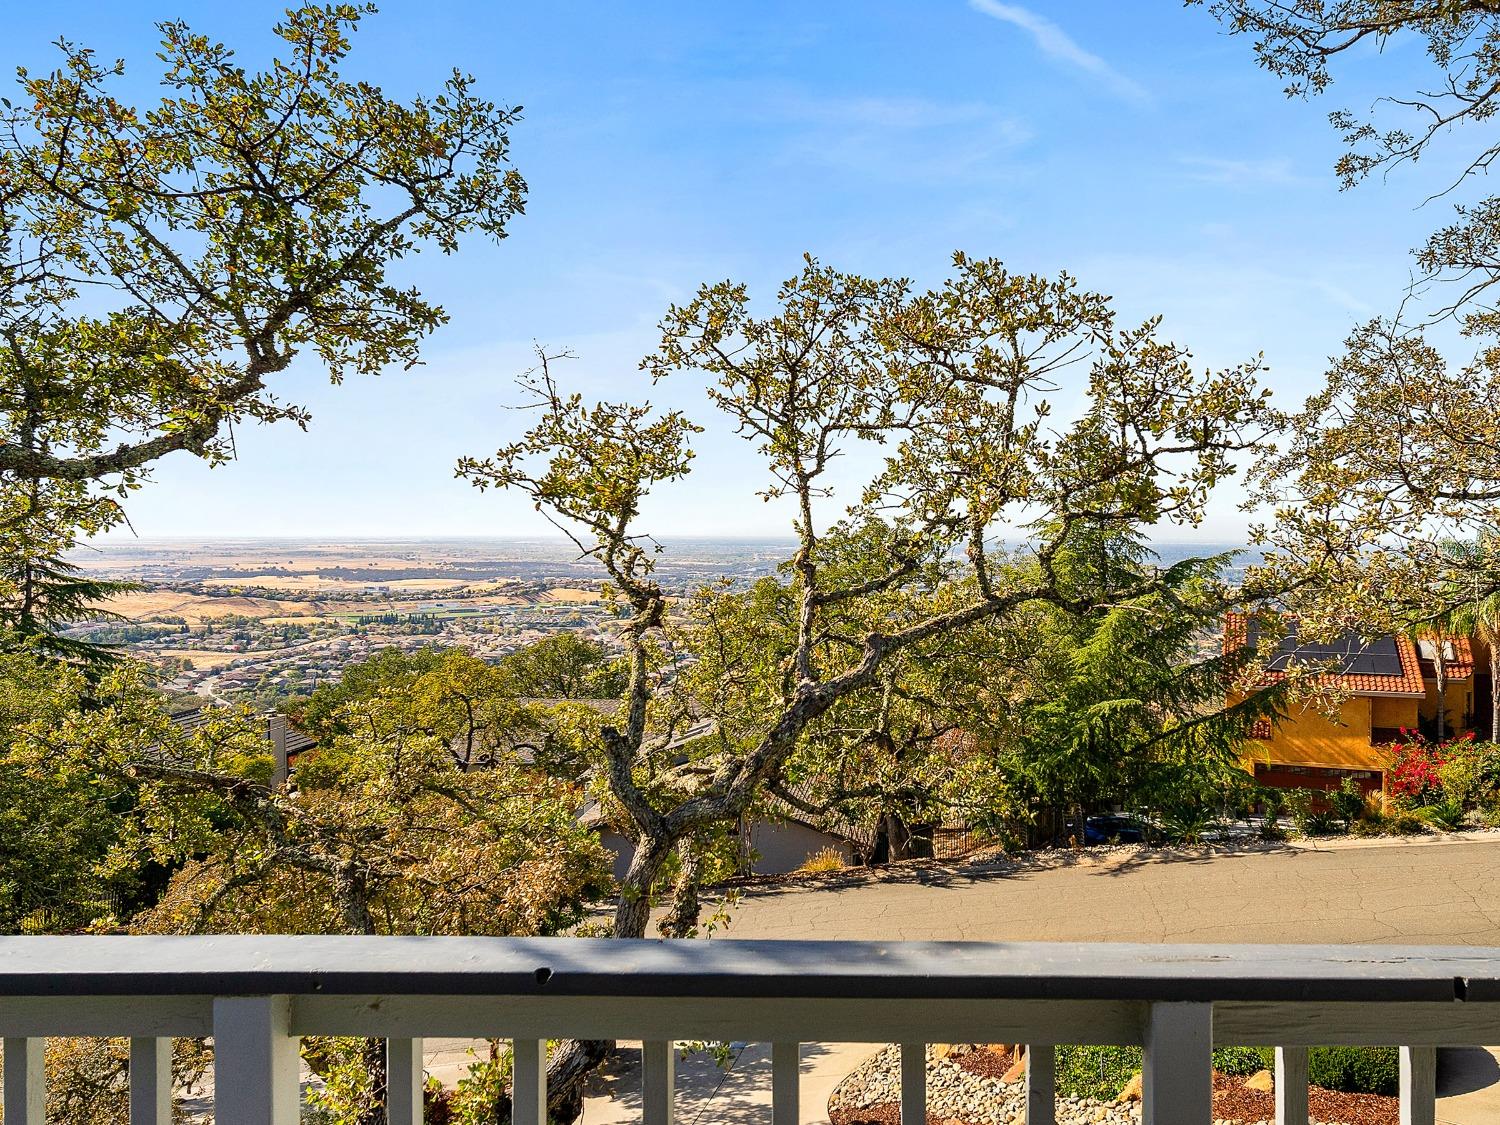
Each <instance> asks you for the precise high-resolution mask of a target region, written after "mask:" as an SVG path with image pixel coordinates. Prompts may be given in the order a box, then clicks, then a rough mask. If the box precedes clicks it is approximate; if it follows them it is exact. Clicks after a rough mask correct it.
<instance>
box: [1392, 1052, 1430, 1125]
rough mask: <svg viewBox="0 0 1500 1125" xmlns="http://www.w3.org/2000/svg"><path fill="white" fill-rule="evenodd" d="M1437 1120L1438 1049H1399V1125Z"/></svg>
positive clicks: (1428, 1122)
mask: <svg viewBox="0 0 1500 1125" xmlns="http://www.w3.org/2000/svg"><path fill="white" fill-rule="evenodd" d="M1436 1119H1437V1048H1436V1047H1402V1048H1401V1125H1434V1122H1435V1121H1436Z"/></svg>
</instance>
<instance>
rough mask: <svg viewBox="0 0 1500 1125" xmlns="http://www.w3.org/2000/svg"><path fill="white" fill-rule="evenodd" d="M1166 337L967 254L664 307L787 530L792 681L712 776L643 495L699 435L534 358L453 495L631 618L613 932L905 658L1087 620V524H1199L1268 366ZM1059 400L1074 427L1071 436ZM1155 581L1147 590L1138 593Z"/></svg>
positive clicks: (592, 1055)
mask: <svg viewBox="0 0 1500 1125" xmlns="http://www.w3.org/2000/svg"><path fill="white" fill-rule="evenodd" d="M1158 328H1159V325H1158V322H1157V321H1156V320H1150V321H1147V322H1146V323H1144V324H1142V325H1138V326H1133V327H1121V326H1119V325H1117V324H1116V321H1115V317H1114V314H1113V312H1112V310H1111V309H1110V305H1109V302H1108V300H1107V299H1106V298H1104V297H1103V296H1100V295H1098V294H1095V293H1091V292H1088V291H1087V290H1084V289H1082V288H1081V287H1079V286H1078V285H1077V283H1076V282H1074V281H1073V279H1072V278H1070V277H1068V276H1066V275H1063V276H1060V277H1057V278H1044V277H1041V276H1036V275H1023V274H1015V273H1012V272H1010V271H1009V270H1007V269H1006V268H1005V267H1004V266H1003V265H1002V264H1001V263H1000V262H998V261H995V260H990V259H970V258H968V257H966V256H964V255H961V254H960V255H957V256H955V259H954V272H953V275H952V277H950V278H949V279H948V280H947V281H946V282H944V283H943V284H942V285H940V286H938V287H936V288H934V289H930V290H920V289H918V288H917V287H916V286H914V285H912V284H911V283H910V282H907V281H904V280H899V279H891V278H865V277H860V276H857V275H853V274H845V273H841V272H839V271H837V270H834V269H831V268H828V267H826V266H823V265H821V264H820V263H818V262H816V261H814V260H812V259H808V260H807V262H806V264H805V265H804V267H803V268H802V270H801V271H800V272H799V273H798V274H797V275H796V276H794V277H792V278H791V279H789V280H788V281H787V282H785V283H784V284H783V285H782V287H781V288H780V291H779V292H778V294H777V300H776V303H775V306H774V307H773V308H771V309H770V310H768V311H767V312H765V313H760V312H757V311H756V309H755V307H754V306H753V304H752V302H751V299H750V295H749V292H748V290H747V288H746V287H745V286H744V285H740V284H735V283H732V282H723V283H720V284H717V285H707V286H704V287H703V288H702V289H701V290H700V291H699V292H698V294H697V296H696V297H695V298H694V299H693V300H691V301H689V302H688V303H687V304H685V305H682V306H680V307H673V308H671V309H670V310H669V311H668V313H667V315H666V317H665V319H664V320H663V323H662V342H661V346H660V348H659V349H658V350H657V351H655V352H654V353H653V354H651V355H650V356H648V357H647V358H646V359H645V360H644V361H643V364H642V366H643V368H644V370H645V371H646V373H647V374H648V375H650V376H651V377H652V378H654V379H665V378H681V377H683V376H688V377H698V378H702V379H703V380H704V382H705V385H706V392H707V397H708V400H709V404H710V405H711V407H712V408H714V409H715V410H716V411H717V412H719V413H720V414H721V415H723V416H724V417H725V418H726V419H727V422H728V424H729V425H730V426H731V427H732V428H733V429H734V430H735V431H736V432H738V433H739V434H740V435H741V436H742V437H743V438H745V439H746V440H747V441H749V442H750V443H751V445H752V447H753V448H754V450H755V452H756V453H757V455H758V456H759V458H760V461H761V463H762V465H763V466H764V468H765V470H766V473H767V477H768V481H767V484H766V486H765V488H764V489H763V490H762V495H763V496H764V497H765V498H766V499H767V500H768V501H770V502H775V503H784V504H785V505H786V506H787V507H788V509H789V512H790V516H789V524H790V528H791V531H792V533H793V534H794V536H795V537H796V547H795V550H794V551H793V552H792V554H791V556H790V558H789V559H788V560H787V567H788V573H789V578H790V582H791V585H792V599H791V600H792V610H791V613H792V621H793V632H792V642H791V644H790V645H789V648H788V651H787V652H786V654H785V657H784V659H783V660H782V661H781V665H780V668H779V669H778V672H779V674H778V675H777V676H776V677H775V678H774V680H770V681H768V682H765V683H764V684H763V685H762V686H761V690H762V691H763V692H764V695H765V700H764V706H763V707H762V709H761V711H760V713H759V714H757V715H755V716H753V719H752V720H750V721H746V722H745V723H744V724H743V725H742V726H741V727H740V728H738V729H736V730H735V731H734V732H733V735H732V737H721V738H718V739H710V740H705V745H704V746H703V748H702V751H701V752H698V751H697V750H696V749H695V750H694V751H693V752H684V750H683V748H682V747H681V745H680V742H679V739H678V738H677V734H678V733H679V731H678V729H677V727H678V723H679V714H678V712H677V711H676V710H675V709H674V705H673V703H672V702H671V699H670V697H671V692H670V690H664V686H665V685H668V684H669V683H670V669H671V666H672V660H673V659H674V650H673V639H672V636H671V629H670V625H671V621H670V616H671V608H672V605H671V601H670V599H669V597H668V595H667V593H666V591H665V590H664V589H663V587H662V585H661V583H660V582H659V581H658V580H657V578H656V577H655V575H654V572H653V562H654V556H655V553H656V549H655V546H654V543H653V541H651V540H650V539H649V538H647V537H646V536H645V533H644V531H643V529H642V528H640V527H639V516H640V512H641V505H642V502H643V500H644V499H645V497H646V496H647V495H648V494H649V493H650V492H651V491H652V490H653V489H654V488H656V487H658V486H661V485H665V484H669V483H670V482H672V481H675V480H678V479H680V478H682V477H683V476H684V475H685V474H687V472H688V471H689V469H690V467H691V460H692V449H691V441H692V438H693V436H694V435H695V434H696V433H697V432H698V431H699V429H700V426H699V423H698V422H697V421H696V420H695V419H694V418H691V417H689V416H688V415H687V414H686V413H685V412H683V411H681V410H673V411H665V412H659V411H656V410H653V408H652V407H651V406H650V405H649V404H647V403H645V402H635V403H587V402H585V401H584V400H583V398H582V397H581V396H580V395H578V394H576V393H570V392H568V391H566V390H564V389H563V388H562V386H561V385H560V384H559V382H558V378H557V375H556V372H555V371H554V370H553V367H554V363H553V362H552V361H551V360H550V359H549V358H548V357H546V356H544V357H543V360H542V363H541V365H540V367H539V368H538V369H537V370H536V371H534V372H533V373H532V374H531V375H530V376H528V377H527V378H526V379H525V380H524V383H525V386H526V387H527V389H528V391H529V392H530V395H531V399H532V405H533V407H534V409H535V412H536V419H535V424H534V425H533V427H532V428H531V429H530V430H529V431H528V432H527V433H526V435H525V436H524V437H522V438H521V439H519V440H517V441H515V442H513V443H511V444H509V445H507V446H505V447H503V448H501V449H500V450H498V451H497V452H496V453H495V454H494V455H493V456H491V457H487V458H467V459H465V460H463V461H461V462H460V464H459V468H458V471H459V473H460V474H461V475H463V476H465V477H467V478H468V479H469V480H470V481H472V482H473V483H474V484H475V485H477V486H479V487H482V488H483V487H503V488H508V489H513V490H517V491H519V492H521V493H522V494H523V495H526V496H527V497H529V498H530V499H531V500H532V502H533V503H534V504H535V505H536V507H537V508H538V509H539V510H541V511H542V512H544V513H545V514H547V515H548V516H549V517H550V518H552V519H554V520H555V521H556V522H557V523H558V524H559V526H561V527H563V528H564V529H566V530H567V531H568V533H569V534H571V535H572V536H573V538H574V542H575V543H576V544H577V546H578V548H579V550H580V551H581V552H582V553H584V554H586V555H588V556H589V557H592V558H594V559H596V560H597V561H598V562H599V563H600V564H601V566H602V567H603V569H604V571H605V573H606V575H607V576H608V581H609V586H610V590H611V593H612V596H613V597H614V598H615V599H616V600H617V602H618V604H619V606H620V611H621V617H622V621H621V626H620V629H621V641H622V643H623V645H624V649H625V654H626V660H627V666H628V683H627V687H626V691H625V693H624V695H623V698H622V702H621V706H620V709H619V713H618V716H617V718H616V721H614V722H612V723H606V724H604V725H603V726H602V727H601V728H600V732H599V738H598V740H597V743H596V744H595V745H594V746H593V747H592V751H593V754H594V761H595V763H596V768H597V771H598V774H599V776H600V777H601V778H602V779H604V780H605V781H606V782H607V785H608V789H609V792H610V796H611V798H612V799H613V800H614V801H615V802H617V804H618V806H619V807H620V809H621V810H622V812H623V815H624V816H625V817H626V818H627V820H628V825H629V828H630V832H631V835H632V836H633V837H634V841H635V850H634V854H633V856H632V858H631V861H630V865H629V869H628V871H627V873H626V874H625V876H624V878H623V880H622V886H621V893H620V895H619V898H618V900H617V904H616V907H615V914H614V922H613V932H614V934H615V935H616V936H618V937H626V938H629V937H640V936H642V935H643V934H644V933H645V932H646V928H647V923H648V920H649V917H650V910H651V905H652V901H653V894H654V893H655V892H656V891H657V889H658V884H659V880H660V879H661V878H662V877H663V875H664V873H665V872H666V871H667V870H668V868H669V865H670V864H671V863H672V862H673V861H674V860H675V859H677V858H678V857H677V852H678V849H679V847H680V846H681V845H683V844H684V843H685V842H688V841H691V839H692V838H693V837H694V835H695V834H696V833H700V832H703V831H706V830H708V829H709V828H710V827H711V826H714V825H722V824H723V823H725V822H726V821H733V820H734V819H735V818H736V817H738V816H739V815H741V814H742V813H743V812H744V811H745V810H746V809H747V808H749V807H750V805H751V803H752V802H753V801H754V800H755V799H756V798H757V796H758V795H759V794H760V793H761V792H762V791H763V789H764V787H765V786H766V784H767V783H768V782H771V781H773V780H775V779H777V778H778V777H779V776H780V775H781V774H782V772H783V770H784V769H785V766H786V763H787V761H788V759H789V758H790V757H791V755H792V754H793V753H794V752H795V751H796V749H797V747H798V745H799V743H800V741H801V739H802V736H803V734H804V732H806V731H807V730H808V728H809V727H810V726H811V725H812V724H814V723H816V722H818V721H819V720H821V719H822V718H823V717H824V716H825V715H827V714H828V713H829V712H830V710H832V709H833V708H834V707H836V706H837V705H838V704H839V703H840V701H842V700H844V699H847V698H848V697H850V696H851V695H852V694H854V693H856V692H860V691H864V690H866V689H868V688H870V687H871V686H872V685H874V684H876V683H877V682H878V679H879V676H880V672H881V670H882V668H883V667H885V666H886V665H887V664H888V663H889V662H890V661H892V660H893V659H895V658H896V657H898V656H899V655H900V654H902V653H904V652H906V651H908V650H911V649H913V648H915V647H917V646H920V645H924V644H928V643H937V642H941V640H942V639H943V638H945V637H953V636H959V635H961V634H962V633H963V632H964V631H966V630H968V629H972V628H974V627H976V626H979V625H981V624H983V623H985V622H987V621H990V620H993V619H995V618H996V617H998V616H1001V615H1003V614H1005V613H1008V612H1012V611H1014V610H1015V609H1017V608H1018V607H1021V606H1024V605H1027V604H1029V603H1052V604H1061V605H1068V604H1072V599H1071V598H1070V597H1069V595H1068V594H1067V593H1066V592H1065V591H1064V589H1063V588H1062V587H1061V585H1060V583H1059V581H1058V575H1057V571H1056V563H1057V559H1058V556H1059V553H1060V552H1061V551H1062V550H1063V548H1064V546H1065V545H1066V544H1067V542H1068V541H1069V538H1070V536H1072V535H1073V534H1074V533H1075V531H1076V528H1077V527H1078V526H1079V524H1080V523H1081V522H1082V521H1088V522H1089V523H1090V524H1091V525H1097V524H1099V523H1109V524H1120V525H1126V526H1151V525H1157V524H1161V523H1168V522H1174V521H1175V522H1183V523H1192V522H1194V521H1196V520H1197V519H1199V518H1200V516H1201V514H1202V511H1203V507H1204V503H1205V502H1206V500H1207V498H1208V496H1209V494H1210V492H1211V491H1212V490H1213V488H1214V487H1215V485H1217V484H1218V483H1219V482H1220V481H1222V480H1223V479H1225V478H1226V477H1228V476H1229V475H1231V474H1232V473H1233V472H1234V471H1235V466H1234V464H1233V460H1234V458H1235V456H1236V455H1237V454H1238V453H1240V452H1242V451H1244V450H1248V449H1251V448H1252V447H1254V446H1255V445H1256V444H1257V443H1258V442H1260V441H1262V440H1263V439H1264V438H1265V437H1266V435H1267V433H1268V431H1269V430H1271V429H1273V428H1274V425H1275V419H1274V413H1273V411H1272V410H1271V408H1270V406H1269V402H1268V392H1266V391H1265V390H1263V389H1262V388H1261V387H1260V386H1259V384H1258V383H1257V380H1256V372H1257V368H1258V361H1252V362H1249V363H1246V364H1243V365H1241V366H1237V367H1232V368H1229V369H1226V370H1221V371H1209V372H1203V371H1200V370H1198V369H1197V368H1196V367H1195V366H1194V364H1193V362H1192V360H1191V357H1190V355H1189V354H1188V352H1187V351H1186V350H1185V349H1183V348H1181V347H1179V346H1177V345H1174V344H1171V343H1169V342H1167V341H1165V340H1163V339H1161V338H1160V336H1159V334H1158ZM1064 388H1065V389H1066V392H1067V395H1068V396H1069V398H1068V399H1066V400H1064V401H1068V402H1070V406H1069V408H1068V409H1067V412H1066V416H1064V417H1054V398H1053V396H1054V395H1057V394H1059V392H1061V391H1063V390H1064ZM1073 403H1076V404H1077V405H1076V406H1075V405H1071V404H1073ZM856 449H859V450H861V451H868V450H871V449H873V450H874V451H875V452H876V453H877V454H878V455H879V458H878V463H877V465H876V467H875V468H874V469H873V471H872V472H871V473H870V474H869V475H868V477H867V479H866V480H865V482H864V485H863V488H862V489H861V490H860V491H858V492H857V493H856V494H854V495H850V496H847V497H834V496H833V495H832V478H831V469H832V467H833V466H834V464H835V463H836V462H837V461H839V459H840V458H842V457H845V456H846V455H852V454H853V453H854V452H855V451H856ZM867 521H878V522H879V523H881V524H882V525H884V527H885V531H884V532H883V535H882V539H881V555H882V564H883V565H881V566H880V567H878V568H876V570H875V571H874V572H873V573H871V572H869V571H864V570H854V569H851V568H850V567H848V566H845V565H843V564H842V559H841V556H842V555H843V553H844V551H845V550H846V549H847V548H848V545H849V542H850V537H851V531H850V529H851V528H855V527H859V526H860V525H862V524H864V523H866V522H867ZM1005 529H1009V530H1010V532H1011V533H1012V534H1015V533H1017V532H1019V533H1020V534H1022V535H1028V536H1030V542H1029V545H1028V548H1027V550H1028V552H1029V554H1030V555H1031V558H1032V561H1033V563H1034V566H1033V568H1032V569H1031V571H1030V573H1029V574H1028V575H1027V576H1025V577H1022V576H1021V575H1020V573H1019V572H1013V571H999V570H997V569H996V567H995V566H994V565H993V563H994V559H993V555H992V552H993V550H994V547H995V539H996V536H997V535H998V534H1000V533H1001V532H1002V530H1005ZM934 568H938V569H945V570H947V571H948V572H949V576H950V577H949V583H950V584H949V588H948V590H947V591H946V592H945V596H944V597H943V598H942V599H939V600H937V601H934V602H930V603H927V604H921V603H919V604H918V605H917V606H916V607H915V608H914V611H913V612H910V613H907V612H898V611H895V610H891V611H878V612H873V613H871V614H869V615H867V617H866V619H865V620H864V621H863V622H862V623H861V624H860V626H859V627H858V628H857V629H856V630H854V631H851V632H845V631H843V630H842V629H840V628H839V625H838V623H839V622H841V621H843V620H845V619H847V618H848V617H849V616H851V614H850V610H851V608H856V607H860V606H862V605H863V606H871V607H881V606H885V605H886V604H887V603H890V604H891V605H893V606H895V605H900V604H902V601H903V599H900V598H899V597H898V595H900V594H901V593H902V592H903V591H906V590H907V589H909V588H910V587H912V586H913V585H914V584H919V583H920V582H922V581H923V580H924V578H925V576H926V575H928V574H929V573H930V572H931V571H932V570H933V569H934ZM1156 585H1157V582H1156V579H1154V578H1151V577H1146V578H1144V579H1143V580H1142V581H1141V583H1140V584H1139V586H1138V587H1136V588H1133V589H1132V590H1130V591H1126V592H1127V593H1130V594H1135V595H1144V594H1145V593H1147V592H1148V591H1149V590H1150V589H1152V588H1154V587H1155V586H1156ZM683 889H684V890H685V891H686V892H687V893H688V894H691V886H690V885H688V886H686V887H684V888H683ZM603 1051H604V1046H603V1045H599V1044H575V1045H573V1046H571V1047H570V1048H568V1049H567V1050H564V1051H562V1052H559V1054H558V1056H557V1057H555V1058H554V1060H553V1063H552V1066H551V1076H552V1079H553V1081H552V1090H553V1094H552V1095H551V1097H552V1105H553V1110H554V1112H555V1113H557V1114H559V1115H562V1116H567V1115H571V1114H573V1113H576V1110H577V1107H578V1102H577V1097H578V1079H579V1077H580V1076H581V1075H582V1074H583V1073H586V1072H587V1071H588V1070H589V1069H591V1068H592V1066H593V1065H594V1064H595V1063H596V1062H597V1060H598V1059H599V1058H601V1057H602V1054H603Z"/></svg>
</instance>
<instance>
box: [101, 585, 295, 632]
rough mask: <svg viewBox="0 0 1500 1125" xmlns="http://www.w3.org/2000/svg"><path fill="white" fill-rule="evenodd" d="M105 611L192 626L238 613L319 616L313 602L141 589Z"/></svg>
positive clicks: (114, 600) (113, 601)
mask: <svg viewBox="0 0 1500 1125" xmlns="http://www.w3.org/2000/svg"><path fill="white" fill-rule="evenodd" d="M105 608H106V609H108V610H109V611H110V612H111V613H118V614H119V615H120V616H121V617H125V618H128V619H130V620H132V621H139V620H141V619H142V618H146V617H164V616H175V617H181V618H183V619H184V620H185V621H187V622H188V624H190V625H195V624H200V623H202V622H204V621H208V620H211V619H213V618H216V617H228V616H229V615H230V614H238V615H239V616H242V617H284V616H286V615H287V614H289V613H299V612H300V613H316V612H317V610H316V608H315V607H314V606H313V605H312V603H311V602H298V601H285V600H281V599H273V598H245V597H229V596H227V595H226V596H225V597H222V598H216V597H211V596H208V595H204V594H183V593H178V592H176V591H173V590H141V591H138V592H136V593H132V594H121V595H120V596H119V597H116V598H110V599H109V601H107V602H106V603H105Z"/></svg>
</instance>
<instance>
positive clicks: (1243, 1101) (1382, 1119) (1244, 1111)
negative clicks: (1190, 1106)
mask: <svg viewBox="0 0 1500 1125" xmlns="http://www.w3.org/2000/svg"><path fill="white" fill-rule="evenodd" d="M1307 1108H1308V1115H1309V1116H1310V1117H1312V1119H1313V1120H1314V1121H1327V1122H1337V1123H1338V1125H1400V1123H1401V1099H1400V1098H1388V1097H1383V1096H1381V1095H1380V1094H1340V1093H1338V1092H1336V1091H1334V1090H1323V1089H1320V1088H1319V1087H1317V1086H1314V1087H1313V1088H1312V1089H1311V1090H1309V1091H1308V1093H1307ZM1214 1118H1215V1120H1223V1121H1233V1122H1235V1123H1236V1125H1250V1123H1252V1122H1259V1121H1274V1120H1275V1118H1276V1099H1275V1097H1274V1096H1273V1095H1271V1094H1269V1093H1267V1092H1265V1091H1262V1090H1247V1089H1246V1088H1245V1080H1244V1079H1243V1078H1230V1077H1227V1076H1225V1075H1222V1074H1216V1075H1214Z"/></svg>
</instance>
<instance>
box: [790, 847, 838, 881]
mask: <svg viewBox="0 0 1500 1125" xmlns="http://www.w3.org/2000/svg"><path fill="white" fill-rule="evenodd" d="M848 866H849V865H848V864H847V863H845V862H844V856H843V853H842V852H840V851H839V850H838V849H837V848H824V849H823V850H822V851H820V852H814V853H813V854H812V855H810V856H808V857H807V859H806V860H804V861H803V863H802V866H801V867H799V868H797V871H798V873H799V874H802V875H822V874H826V873H827V872H830V871H842V870H844V869H845V868H846V867H848Z"/></svg>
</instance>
